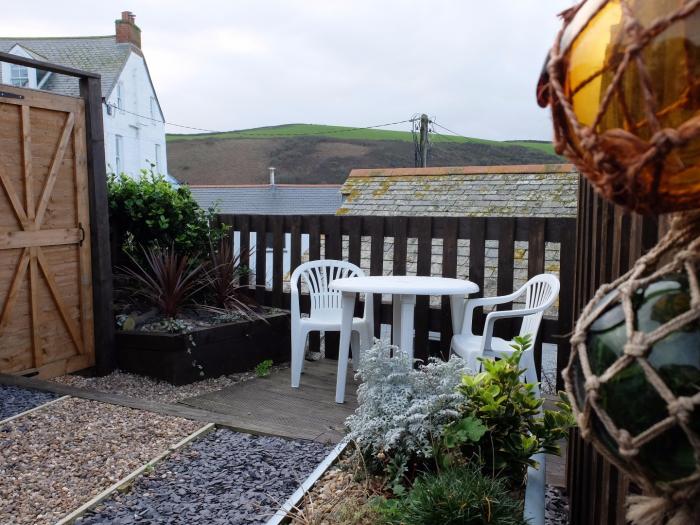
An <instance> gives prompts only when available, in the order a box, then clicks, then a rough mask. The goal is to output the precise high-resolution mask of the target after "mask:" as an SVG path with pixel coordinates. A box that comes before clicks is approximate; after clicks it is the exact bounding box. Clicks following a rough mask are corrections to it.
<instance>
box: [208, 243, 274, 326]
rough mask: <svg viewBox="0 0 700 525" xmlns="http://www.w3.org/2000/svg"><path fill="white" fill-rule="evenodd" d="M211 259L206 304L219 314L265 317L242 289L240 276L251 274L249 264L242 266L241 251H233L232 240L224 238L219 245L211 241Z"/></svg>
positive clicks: (251, 318)
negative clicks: (238, 253) (236, 252)
mask: <svg viewBox="0 0 700 525" xmlns="http://www.w3.org/2000/svg"><path fill="white" fill-rule="evenodd" d="M210 246H211V247H210V249H209V261H208V262H207V267H206V272H205V277H204V279H205V282H206V291H207V295H208V297H207V299H209V301H208V302H207V304H209V306H206V307H204V308H205V309H207V310H210V311H212V312H214V313H217V314H219V317H220V318H223V319H227V318H236V317H243V318H244V319H249V320H253V319H263V320H264V317H262V315H260V306H259V305H258V304H257V303H256V302H255V300H254V299H253V298H252V297H249V296H248V295H246V294H245V293H244V292H243V288H242V287H241V286H240V279H241V277H242V276H244V275H249V273H250V271H249V269H248V268H246V267H244V266H241V264H240V261H241V259H240V255H234V253H233V247H232V245H231V242H230V240H226V239H222V240H221V241H219V243H218V245H217V247H216V248H214V245H213V244H212V245H210Z"/></svg>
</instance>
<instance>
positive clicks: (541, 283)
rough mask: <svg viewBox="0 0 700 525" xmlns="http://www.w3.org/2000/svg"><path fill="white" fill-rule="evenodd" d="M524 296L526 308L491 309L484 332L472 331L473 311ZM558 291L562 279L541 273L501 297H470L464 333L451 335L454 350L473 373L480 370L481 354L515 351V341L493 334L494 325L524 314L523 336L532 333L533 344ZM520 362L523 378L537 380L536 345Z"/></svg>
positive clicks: (466, 309) (511, 352)
mask: <svg viewBox="0 0 700 525" xmlns="http://www.w3.org/2000/svg"><path fill="white" fill-rule="evenodd" d="M523 294H524V295H525V305H524V307H523V308H520V309H515V310H501V311H494V312H490V313H489V314H488V315H487V316H486V323H485V325H484V335H483V336H481V335H474V334H473V333H472V320H473V318H474V310H475V309H476V308H478V307H483V306H491V305H496V304H503V303H509V302H511V301H513V300H515V299H517V298H518V297H520V296H522V295H523ZM558 294H559V280H558V279H557V278H556V277H555V276H553V275H551V274H546V273H545V274H541V275H537V276H535V277H533V278H532V279H530V280H529V281H528V282H526V283H525V284H524V285H523V286H522V288H520V289H519V290H518V291H516V292H514V293H512V294H510V295H503V296H500V297H485V298H483V299H468V300H467V304H466V307H465V311H464V322H463V323H462V333H460V334H458V335H455V336H454V337H453V338H452V343H451V347H450V348H451V351H452V352H453V353H455V354H457V355H458V356H460V357H461V358H462V359H464V360H465V362H466V363H467V366H468V367H469V368H471V370H473V371H474V372H476V371H477V370H478V369H479V362H478V360H477V358H478V357H482V356H483V357H491V358H493V357H501V356H502V355H504V354H505V355H511V354H513V352H515V350H514V349H513V348H511V346H510V345H511V344H513V341H506V340H505V339H501V338H500V337H494V336H493V325H494V323H495V322H496V321H497V320H499V319H505V318H507V317H522V318H523V321H522V325H521V327H520V335H521V336H524V335H527V334H530V336H531V338H532V342H533V344H534V341H535V338H536V336H537V332H538V330H539V328H540V322H541V321H542V316H543V315H544V312H545V310H547V308H549V307H550V306H552V304H554V301H555V300H556V298H557V295H558ZM520 365H521V367H522V368H524V369H525V373H524V376H525V377H524V378H523V379H524V380H525V381H526V382H528V383H537V370H536V369H535V353H534V348H533V347H530V348H529V349H528V350H526V351H525V352H524V353H523V356H522V357H521V359H520Z"/></svg>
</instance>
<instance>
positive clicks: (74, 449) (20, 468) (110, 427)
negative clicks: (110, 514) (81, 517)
mask: <svg viewBox="0 0 700 525" xmlns="http://www.w3.org/2000/svg"><path fill="white" fill-rule="evenodd" d="M201 426H202V423H199V422H194V421H188V420H186V419H180V418H174V417H166V416H160V415H157V414H152V413H149V412H141V411H138V410H133V409H130V408H124V407H119V406H114V405H108V404H104V403H98V402H95V401H87V400H83V399H75V398H69V399H64V400H61V401H58V402H56V403H54V404H53V405H52V406H51V407H50V408H48V409H47V410H38V411H36V412H33V413H31V414H28V415H27V416H23V417H20V418H18V419H15V420H13V421H11V422H9V423H5V424H3V425H0V523H2V524H3V525H19V524H33V525H40V524H45V523H47V524H50V523H55V522H56V521H57V520H58V519H60V518H61V517H62V516H64V515H66V514H67V513H69V512H71V511H72V510H74V509H76V508H78V507H79V506H80V505H82V504H83V503H85V502H86V501H88V500H89V499H90V498H92V497H94V496H95V495H97V494H98V493H99V492H101V491H102V490H104V489H105V488H107V487H108V486H110V485H111V484H113V483H114V482H116V481H117V480H119V479H121V478H122V477H124V476H126V475H127V474H128V473H130V472H132V471H133V470H135V469H136V468H138V467H140V466H141V465H143V464H144V463H146V462H148V461H149V460H151V459H152V458H153V457H155V456H156V455H158V454H159V453H161V452H163V451H165V450H167V448H168V447H169V446H170V445H172V444H174V443H177V442H178V441H180V440H181V439H182V438H184V437H185V436H187V435H189V434H191V433H192V432H194V431H195V430H196V429H198V428H200V427H201Z"/></svg>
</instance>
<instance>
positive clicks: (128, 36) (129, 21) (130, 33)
mask: <svg viewBox="0 0 700 525" xmlns="http://www.w3.org/2000/svg"><path fill="white" fill-rule="evenodd" d="M135 19H136V16H134V13H132V12H131V11H122V17H121V19H120V20H115V21H114V25H115V27H116V35H117V43H118V44H133V45H135V46H136V47H138V48H139V49H141V30H140V29H139V26H137V25H136V24H135V23H134V20H135Z"/></svg>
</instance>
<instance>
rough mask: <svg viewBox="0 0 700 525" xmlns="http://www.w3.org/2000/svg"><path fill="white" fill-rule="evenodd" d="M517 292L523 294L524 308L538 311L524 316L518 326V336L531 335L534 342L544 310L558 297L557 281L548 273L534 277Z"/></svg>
mask: <svg viewBox="0 0 700 525" xmlns="http://www.w3.org/2000/svg"><path fill="white" fill-rule="evenodd" d="M519 291H520V292H522V293H524V294H525V308H536V309H537V310H538V311H537V312H536V313H532V314H530V315H526V316H524V317H523V323H522V325H521V326H520V335H526V334H531V335H532V339H533V341H534V339H535V337H536V335H537V331H538V330H539V328H540V322H541V321H542V316H543V315H544V312H545V310H547V308H549V307H550V306H552V305H553V304H554V301H556V299H557V295H559V279H557V278H556V277H554V276H553V275H551V274H548V273H543V274H540V275H536V276H535V277H533V278H532V279H530V280H529V281H528V282H526V283H525V284H524V285H523V287H522V288H521V289H520V290H519Z"/></svg>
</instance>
